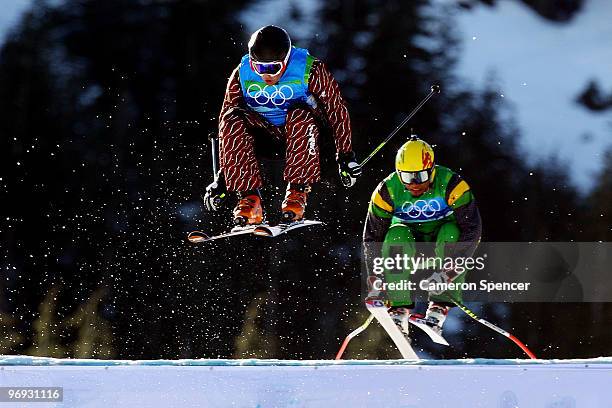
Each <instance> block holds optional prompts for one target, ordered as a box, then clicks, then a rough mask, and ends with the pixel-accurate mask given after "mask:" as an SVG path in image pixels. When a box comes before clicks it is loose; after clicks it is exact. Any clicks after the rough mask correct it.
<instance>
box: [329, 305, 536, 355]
mask: <svg viewBox="0 0 612 408" xmlns="http://www.w3.org/2000/svg"><path fill="white" fill-rule="evenodd" d="M451 301H452V302H453V303H454V304H455V305H456V306H457V307H458V308H459V309H461V311H463V312H464V313H465V314H467V315H468V316H470V317H471V318H472V319H474V320H476V321H477V322H479V323H481V324H483V325H484V326H486V327H488V328H489V329H491V330H494V331H495V332H497V333H499V334H501V335H503V336H504V337H506V338H508V339H510V340H512V342H513V343H514V344H516V345H517V346H519V347H520V348H521V350H523V352H525V354H527V356H528V357H529V358H530V359H537V357H536V356H535V354H533V352H532V351H531V350H529V348H527V346H526V345H525V344H524V343H523V342H521V341H520V340H519V339H518V338H516V337H515V336H514V335H512V334H511V333H509V332H507V331H505V330H504V329H502V328H500V327H497V326H496V325H494V324H493V323H491V322H489V321H487V320H485V319H483V318H481V317H478V316H477V315H476V314H475V313H474V312H473V311H471V310H470V309H468V307H467V306H465V305H464V304H463V303H461V302H459V301H458V300H456V299H451ZM366 307H367V308H368V311H369V312H370V313H371V314H370V316H368V318H367V319H366V321H365V322H364V323H363V324H362V325H361V326H359V327H358V328H357V329H355V330H353V331H352V332H351V333H350V334H349V335H348V336H346V338H345V339H344V342H343V343H342V346H341V347H340V350H338V353H337V354H336V360H341V359H342V355H343V354H344V350H346V347H347V346H348V343H349V342H350V341H351V340H352V339H353V338H354V337H356V336H357V335H359V333H361V332H363V331H364V330H365V329H366V328H367V327H368V326H369V325H370V323H372V320H373V319H374V318H376V320H378V322H379V323H380V325H381V326H382V327H383V328H384V329H385V331H386V332H387V333H388V334H389V337H391V340H393V342H394V343H395V346H396V347H397V349H398V350H399V352H400V354H401V355H402V358H405V359H418V358H419V357H418V356H417V355H416V353H415V352H414V350H413V349H412V346H411V345H410V342H409V341H408V339H406V337H405V336H404V334H403V333H402V332H401V330H400V329H399V328H398V327H397V325H396V324H395V323H394V322H393V319H391V316H389V313H388V311H387V307H386V305H385V304H384V302H382V301H380V300H374V301H368V302H366ZM408 321H409V322H410V323H411V324H413V325H414V326H416V327H418V328H420V329H421V330H423V331H424V332H425V333H426V334H427V335H428V336H429V338H431V340H432V341H433V342H434V343H438V344H443V345H446V346H448V345H449V344H448V342H447V341H446V340H445V339H444V337H442V336H441V335H440V334H439V333H437V332H435V331H434V330H433V329H432V328H431V327H430V326H429V325H427V323H426V322H425V320H424V319H422V318H420V317H418V316H415V315H410V318H409V319H408Z"/></svg>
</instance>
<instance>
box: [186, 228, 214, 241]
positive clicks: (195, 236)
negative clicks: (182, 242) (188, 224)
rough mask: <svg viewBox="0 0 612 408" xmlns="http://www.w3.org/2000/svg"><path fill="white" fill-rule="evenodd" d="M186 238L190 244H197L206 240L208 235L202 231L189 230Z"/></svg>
mask: <svg viewBox="0 0 612 408" xmlns="http://www.w3.org/2000/svg"><path fill="white" fill-rule="evenodd" d="M187 240H188V241H189V242H191V243H192V244H197V243H199V242H205V241H208V240H209V237H208V235H206V234H205V233H203V232H202V231H191V232H190V233H189V234H187Z"/></svg>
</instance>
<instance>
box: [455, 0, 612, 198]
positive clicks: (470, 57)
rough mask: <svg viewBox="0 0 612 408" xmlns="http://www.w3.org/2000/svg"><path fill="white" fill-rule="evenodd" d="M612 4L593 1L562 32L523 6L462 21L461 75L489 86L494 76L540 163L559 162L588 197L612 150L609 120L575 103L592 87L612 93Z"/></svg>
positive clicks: (480, 12)
mask: <svg viewBox="0 0 612 408" xmlns="http://www.w3.org/2000/svg"><path fill="white" fill-rule="evenodd" d="M611 20H612V4H611V3H610V2H609V1H607V0H589V1H587V2H585V4H584V9H583V10H581V11H579V12H578V13H577V14H576V16H575V18H574V20H572V21H570V22H569V23H567V24H555V23H551V22H548V21H546V20H544V19H542V18H541V17H539V16H538V15H537V14H536V13H535V12H534V11H533V10H531V9H529V8H528V7H526V6H524V5H522V4H520V2H519V1H505V2H497V4H496V6H495V7H485V6H479V7H476V8H475V9H474V10H472V11H467V12H461V13H458V14H457V18H456V22H457V25H458V29H459V31H460V32H461V33H462V36H461V43H462V48H463V51H462V52H461V54H460V59H459V64H458V66H457V68H456V72H457V74H459V75H460V76H461V77H462V78H464V79H465V80H466V81H467V82H466V83H472V84H476V85H484V84H485V82H486V78H487V77H488V75H489V74H490V73H491V72H492V71H493V72H495V73H496V77H497V78H498V79H499V83H500V90H499V93H500V97H502V95H503V97H504V99H505V100H506V101H507V102H509V103H510V104H512V105H513V106H514V108H515V114H516V119H517V120H518V124H519V126H520V130H521V133H522V144H523V146H524V147H525V148H526V149H527V150H528V152H529V153H530V158H531V161H532V162H535V161H537V160H540V159H542V158H545V157H547V156H548V155H550V154H558V155H559V157H560V158H561V160H562V163H565V164H566V165H567V167H568V168H570V169H572V171H571V176H572V179H573V181H575V182H576V183H577V185H578V186H579V187H581V188H582V189H583V190H586V189H588V188H589V187H591V186H592V183H593V178H590V177H588V176H591V175H593V174H595V173H596V172H597V171H598V170H599V169H600V168H601V165H602V158H603V154H602V153H603V151H604V150H605V149H606V148H610V147H612V146H611V144H610V141H611V138H610V133H611V132H612V128H611V127H610V119H612V116H610V115H609V114H597V113H593V112H590V111H588V110H587V109H585V108H584V107H582V106H580V105H578V104H577V103H576V102H575V99H576V97H577V96H578V94H579V93H580V92H582V91H583V90H584V88H585V87H586V84H587V82H588V81H589V80H591V79H596V80H597V81H598V82H599V84H600V85H602V90H603V91H604V92H606V93H607V92H608V90H609V89H610V87H612V82H611V81H610V78H609V76H610V67H612V47H610V38H612V24H610V21H611Z"/></svg>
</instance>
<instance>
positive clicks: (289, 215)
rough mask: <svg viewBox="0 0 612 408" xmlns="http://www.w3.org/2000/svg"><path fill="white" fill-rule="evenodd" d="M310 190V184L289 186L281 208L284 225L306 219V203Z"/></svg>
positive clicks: (290, 184)
mask: <svg viewBox="0 0 612 408" xmlns="http://www.w3.org/2000/svg"><path fill="white" fill-rule="evenodd" d="M310 190H311V188H310V186H309V185H308V184H294V183H289V184H288V185H287V193H286V194H285V199H284V200H283V204H282V206H281V211H282V212H283V222H284V223H290V222H295V221H301V220H302V219H303V218H304V211H305V210H306V201H307V199H308V193H310Z"/></svg>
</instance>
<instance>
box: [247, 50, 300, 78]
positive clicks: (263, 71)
mask: <svg viewBox="0 0 612 408" xmlns="http://www.w3.org/2000/svg"><path fill="white" fill-rule="evenodd" d="M289 55H291V48H289V51H288V52H287V55H286V56H285V59H284V60H282V61H272V62H259V61H255V60H253V58H249V60H250V62H251V69H252V70H253V71H255V72H256V73H257V74H259V75H278V74H280V73H281V71H282V70H283V69H285V67H286V66H287V61H288V60H289Z"/></svg>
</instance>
